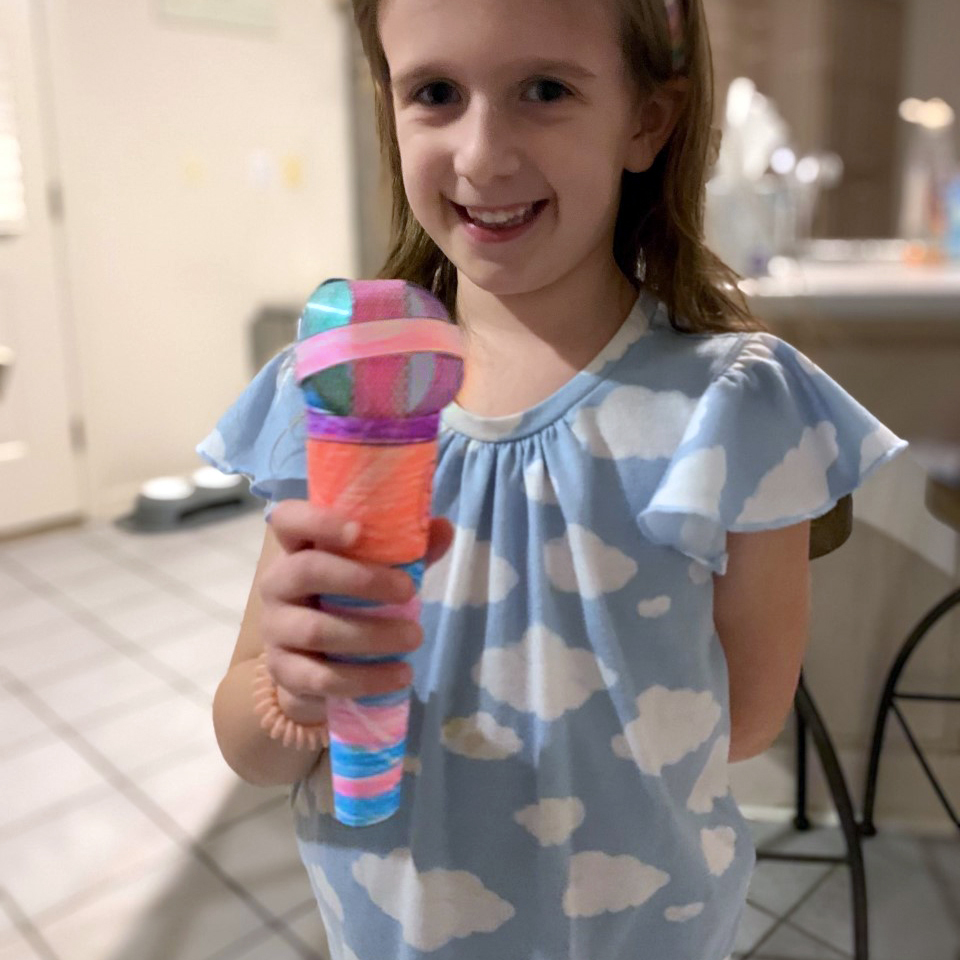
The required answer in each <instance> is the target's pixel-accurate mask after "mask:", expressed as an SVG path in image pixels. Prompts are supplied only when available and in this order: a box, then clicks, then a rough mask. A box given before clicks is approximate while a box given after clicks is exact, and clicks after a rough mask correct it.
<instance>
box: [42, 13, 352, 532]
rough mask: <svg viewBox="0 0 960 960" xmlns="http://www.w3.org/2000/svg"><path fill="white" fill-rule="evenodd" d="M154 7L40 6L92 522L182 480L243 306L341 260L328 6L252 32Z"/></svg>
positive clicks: (337, 31) (345, 166)
mask: <svg viewBox="0 0 960 960" xmlns="http://www.w3.org/2000/svg"><path fill="white" fill-rule="evenodd" d="M159 6H160V4H159V2H158V0H150V2H146V0H144V2H138V3H126V2H123V0H83V2H82V3H77V2H75V0H47V3H46V6H45V11H46V21H47V29H48V33H49V59H50V63H51V65H52V66H51V68H50V69H51V73H52V91H53V106H54V110H53V117H52V123H51V129H52V133H53V135H54V138H55V142H56V144H57V149H58V153H59V158H60V161H59V163H60V167H61V175H62V181H63V190H64V198H65V210H66V215H65V221H64V224H65V239H66V261H67V264H66V266H67V275H68V278H69V286H70V289H69V297H68V300H69V302H70V304H71V313H72V318H71V319H72V324H73V327H74V329H75V333H76V339H77V342H78V345H79V356H78V357H77V358H76V362H77V363H78V364H79V367H80V374H81V376H80V379H81V386H82V413H83V417H84V419H85V422H86V432H87V438H88V449H87V457H86V460H87V464H86V466H87V472H88V475H89V487H90V490H91V491H92V494H91V496H92V500H93V502H92V503H91V504H90V507H91V509H92V510H93V511H94V512H96V513H106V514H115V513H120V512H124V511H125V510H127V509H128V508H129V506H130V503H131V501H132V498H133V495H134V493H135V491H136V489H137V487H138V486H139V484H140V483H141V482H142V481H144V480H145V479H147V478H149V477H151V476H156V475H158V474H161V473H177V472H183V471H188V470H190V469H192V468H194V467H196V466H198V465H199V464H198V461H197V459H196V457H195V455H194V453H193V447H194V444H195V443H196V442H197V441H198V440H199V439H200V438H201V437H202V436H203V435H204V434H205V433H206V431H207V430H208V429H209V428H210V427H211V426H212V424H213V422H214V421H215V419H216V417H217V416H218V415H219V413H220V412H221V411H222V410H223V409H224V408H225V407H226V406H227V405H228V404H229V403H230V402H231V401H232V400H233V398H234V397H235V396H236V394H237V393H238V392H239V391H240V389H241V388H242V387H243V385H244V384H245V383H246V382H247V381H248V380H249V378H250V375H251V369H250V366H249V358H248V353H249V350H248V326H247V325H248V322H249V320H250V318H251V315H252V314H253V312H254V311H255V310H256V308H257V306H258V305H259V304H261V303H265V302H270V303H287V304H293V305H294V306H297V305H299V304H301V303H302V302H304V301H305V300H306V298H307V297H308V296H309V294H310V293H311V292H312V290H313V287H314V286H315V285H316V284H317V283H318V282H319V281H320V280H322V279H324V278H326V277H328V276H332V275H344V274H349V273H352V272H353V270H354V262H355V254H354V249H355V236H354V234H355V230H354V225H353V221H354V217H353V204H352V199H351V198H352V193H353V191H352V173H351V167H350V146H349V144H350V135H349V123H348V119H349V117H348V112H347V106H346V104H347V91H348V74H347V63H346V43H345V41H344V37H345V36H346V28H347V21H346V13H345V11H343V10H342V9H338V8H337V7H336V6H335V5H334V4H333V3H331V2H327V0H282V2H281V0H277V3H276V6H275V9H276V12H277V26H276V29H275V30H267V31H256V30H250V29H241V28H236V27H228V26H226V25H217V24H198V23H194V22H188V21H176V20H169V19H167V20H161V19H160V17H159V16H158V14H157V10H158V8H159Z"/></svg>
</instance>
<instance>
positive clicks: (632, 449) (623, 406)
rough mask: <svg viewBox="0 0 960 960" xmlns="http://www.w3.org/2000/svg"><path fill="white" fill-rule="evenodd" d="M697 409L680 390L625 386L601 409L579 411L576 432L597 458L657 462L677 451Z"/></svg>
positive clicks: (603, 401)
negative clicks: (638, 459)
mask: <svg viewBox="0 0 960 960" xmlns="http://www.w3.org/2000/svg"><path fill="white" fill-rule="evenodd" d="M696 405H697V400H696V399H695V398H692V397H688V396H687V395H686V394H685V393H681V392H680V391H679V390H649V389H648V388H647V387H637V386H621V387H616V388H614V389H613V390H611V391H610V392H609V393H608V394H607V395H606V396H605V397H604V398H603V400H602V401H601V402H600V403H599V404H598V405H597V406H595V407H587V408H585V409H581V410H578V411H577V415H576V417H575V418H574V420H573V425H572V429H573V432H574V435H575V436H576V437H577V439H579V440H580V442H581V443H582V444H584V446H585V447H586V448H587V449H588V450H589V451H590V452H591V453H592V454H593V455H594V456H595V457H603V458H605V459H610V460H625V459H628V458H630V457H640V458H642V459H644V460H656V459H658V458H660V457H669V456H671V455H672V454H673V452H674V451H675V450H676V448H677V445H678V444H679V443H680V441H681V439H682V438H683V434H684V432H685V430H686V428H687V423H688V421H689V420H690V417H691V416H692V415H693V412H694V409H695V407H696Z"/></svg>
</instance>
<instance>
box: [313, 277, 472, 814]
mask: <svg viewBox="0 0 960 960" xmlns="http://www.w3.org/2000/svg"><path fill="white" fill-rule="evenodd" d="M296 361H297V362H296V375H297V382H298V383H299V384H300V387H301V389H302V391H303V395H304V400H305V402H306V407H307V409H306V417H307V486H308V494H309V498H310V501H311V503H314V504H317V505H318V506H322V507H326V508H335V509H336V510H337V511H338V512H340V513H342V514H343V515H344V516H346V517H348V518H350V519H353V520H357V521H359V523H360V525H361V534H360V539H359V540H358V542H357V543H356V545H355V546H354V548H353V549H352V550H351V551H350V555H351V556H352V557H354V558H356V559H360V560H367V561H371V562H375V563H381V564H387V565H390V566H394V567H399V568H400V569H402V570H404V571H406V572H407V573H409V574H410V576H411V577H412V578H413V580H414V582H415V583H416V585H417V588H418V590H419V587H420V582H421V579H422V576H423V569H424V562H423V558H424V555H425V554H426V550H427V538H428V532H429V526H430V502H431V492H432V486H433V473H434V468H435V466H436V459H437V436H438V433H439V426H440V411H441V410H442V409H443V408H444V407H445V406H446V405H447V404H449V403H450V402H451V401H452V400H453V399H454V397H455V396H456V394H457V391H458V390H459V389H460V384H461V381H462V378H463V347H462V341H461V334H460V331H459V329H458V328H457V327H456V326H455V325H454V324H452V323H451V322H450V318H449V316H448V314H447V311H446V309H445V308H444V306H443V304H441V303H440V301H439V300H437V299H436V298H435V297H433V296H432V295H431V294H429V293H428V292H427V291H426V290H423V289H422V288H420V287H418V286H416V285H414V284H411V283H407V282H405V281H403V280H360V281H347V280H330V281H328V282H327V283H325V284H323V285H322V286H320V287H319V288H318V289H317V290H316V292H315V293H314V294H313V296H312V297H311V298H310V300H309V302H308V303H307V306H306V309H305V310H304V313H303V315H302V317H301V318H300V333H299V340H298V343H297V346H296ZM317 603H318V605H319V606H320V607H321V608H322V609H324V610H329V611H331V612H334V613H341V614H348V615H351V616H370V617H394V618H409V619H411V620H414V619H417V618H418V617H419V613H420V601H419V597H415V598H414V600H413V601H411V602H410V603H409V604H406V605H404V606H401V607H383V606H371V605H370V604H368V603H366V602H364V601H360V600H357V599H356V598H350V597H331V596H324V597H318V598H317ZM394 659H399V658H396V657H367V658H363V660H364V662H385V661H388V660H394ZM409 712H410V690H409V689H406V690H402V691H400V692H398V693H395V694H388V695H384V696H377V697H364V698H362V699H359V700H348V699H344V698H330V699H329V701H328V704H327V717H328V721H329V727H330V731H329V732H330V762H331V768H332V773H333V794H334V816H335V817H336V818H337V819H338V820H339V821H340V822H341V823H344V824H348V825H351V826H365V825H368V824H373V823H378V822H380V821H381V820H385V819H387V817H389V816H390V815H391V814H393V813H394V812H395V811H396V810H397V808H398V807H399V805H400V783H401V780H402V777H403V756H404V752H405V749H406V738H407V722H408V717H409Z"/></svg>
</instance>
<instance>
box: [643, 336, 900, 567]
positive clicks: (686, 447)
mask: <svg viewBox="0 0 960 960" xmlns="http://www.w3.org/2000/svg"><path fill="white" fill-rule="evenodd" d="M906 446H907V444H906V443H905V441H903V440H901V439H900V438H898V437H897V436H895V435H894V434H893V433H892V432H891V431H890V430H888V429H887V428H886V427H885V426H884V425H883V424H882V423H880V422H879V421H878V420H877V419H876V418H875V417H874V416H873V415H872V414H871V413H870V412H869V411H868V410H866V409H865V408H864V407H863V406H861V405H860V404H859V403H858V402H857V401H856V400H855V399H854V398H853V397H852V396H850V394H848V393H847V392H846V391H845V390H844V389H843V388H842V387H840V386H839V384H837V383H836V382H835V381H834V380H832V379H831V378H830V377H829V376H828V375H827V374H826V373H824V372H823V370H821V369H820V368H819V367H817V366H816V365H815V364H814V363H813V362H812V361H811V360H810V359H809V358H807V357H806V356H804V355H803V354H802V353H800V352H799V351H798V350H796V349H795V348H794V347H792V346H791V345H790V344H788V343H786V342H785V341H783V340H780V339H779V338H777V337H774V336H772V335H770V334H766V333H755V334H750V335H748V336H746V337H745V338H744V340H743V343H742V346H741V349H740V350H739V351H737V353H736V355H735V356H734V358H733V360H732V361H731V362H730V363H729V364H728V365H727V366H726V367H725V368H724V369H723V371H722V372H721V373H720V374H719V376H717V377H716V379H714V380H713V382H712V383H711V384H710V386H709V387H708V388H707V389H706V391H705V392H704V393H703V395H702V397H701V399H700V401H699V402H698V404H697V406H696V408H695V410H694V412H693V416H692V417H691V419H690V421H689V423H688V425H687V428H686V431H685V433H684V435H683V437H682V439H681V441H680V443H679V445H678V446H677V448H676V451H675V453H674V454H673V456H672V457H671V459H670V462H669V464H668V465H667V468H666V470H665V471H664V473H663V475H662V479H661V480H660V482H659V484H658V485H657V487H656V489H655V490H654V492H653V495H652V496H651V498H650V500H649V502H648V503H647V504H646V506H645V507H643V508H642V509H641V510H640V512H639V514H638V517H637V520H638V523H639V526H640V529H641V532H642V533H643V535H644V536H646V537H647V538H648V539H650V540H652V541H653V542H655V543H658V544H662V545H665V546H672V547H674V548H676V549H677V550H679V551H680V552H681V553H684V554H686V555H687V556H689V557H691V558H693V559H694V560H698V561H700V562H701V563H703V564H705V565H706V566H707V567H709V568H710V569H711V570H712V571H713V572H715V573H718V574H723V573H725V572H726V566H727V550H726V534H727V532H728V531H729V532H741V533H746V532H751V531H758V530H769V529H775V528H779V527H786V526H789V525H791V524H795V523H800V522H802V521H804V520H809V519H813V518H814V517H818V516H821V515H822V514H824V513H827V512H828V511H829V510H830V509H831V508H832V507H833V506H834V505H835V504H836V503H837V501H838V500H840V499H841V498H842V497H844V496H846V495H847V494H849V493H851V492H852V491H853V490H854V489H856V488H857V487H858V486H860V485H861V484H862V483H863V482H864V480H866V478H867V477H868V476H870V474H872V473H873V472H874V470H876V469H877V468H878V467H880V466H881V465H882V464H884V463H886V462H887V461H889V460H891V459H892V458H893V457H894V456H896V455H897V454H898V453H900V452H901V451H902V450H903V449H904V448H905V447H906Z"/></svg>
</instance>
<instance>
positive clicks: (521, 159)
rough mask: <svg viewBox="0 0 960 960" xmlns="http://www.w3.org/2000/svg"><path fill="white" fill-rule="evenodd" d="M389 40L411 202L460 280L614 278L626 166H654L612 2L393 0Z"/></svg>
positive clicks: (500, 283) (494, 283)
mask: <svg viewBox="0 0 960 960" xmlns="http://www.w3.org/2000/svg"><path fill="white" fill-rule="evenodd" d="M380 38H381V42H382V44H383V48H384V52H385V54H386V57H387V62H388V64H389V67H390V76H391V85H392V93H393V108H394V113H395V117H396V128H397V138H398V142H399V146H400V156H401V160H402V167H403V182H404V187H405V189H406V193H407V199H408V201H409V203H410V207H411V209H412V210H413V214H414V216H415V217H416V218H417V220H418V221H419V223H420V224H421V225H422V226H423V228H424V229H425V230H426V231H427V233H428V234H429V235H430V237H431V238H432V239H433V240H434V242H435V243H436V244H437V245H438V246H439V247H440V249H441V250H443V252H444V253H445V254H446V256H447V257H448V258H449V259H450V260H451V261H452V262H453V264H454V265H455V266H456V267H457V269H458V270H459V272H460V274H461V276H462V277H463V276H466V277H467V278H468V279H469V280H470V281H471V282H473V283H474V284H475V285H477V286H478V287H480V288H482V289H484V290H486V291H488V292H490V293H493V294H496V295H498V296H509V295H512V294H521V293H529V292H532V291H535V290H540V289H542V288H544V287H546V286H548V285H551V284H554V283H557V282H558V281H560V280H561V279H563V278H567V277H569V276H570V275H571V274H578V276H579V272H580V271H583V270H593V271H600V273H599V274H598V275H603V276H609V272H610V267H611V265H612V264H613V262H614V261H613V235H614V226H615V223H616V217H617V211H618V207H619V201H620V182H621V175H622V173H623V171H624V170H625V169H628V170H634V171H636V170H643V169H646V168H647V167H649V165H650V164H651V163H652V162H653V156H649V155H648V154H650V146H649V143H648V138H646V137H644V136H643V135H642V133H641V132H640V105H639V98H638V97H637V95H636V92H635V90H634V88H633V85H632V84H631V83H630V82H629V81H628V79H627V75H626V70H625V68H624V65H623V57H622V53H621V50H620V45H619V38H618V31H617V21H616V14H615V9H614V2H613V0H384V2H383V4H382V6H381V10H380ZM654 155H655V154H654ZM497 221H499V222H497ZM504 223H505V224H506V225H505V226H504Z"/></svg>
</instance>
